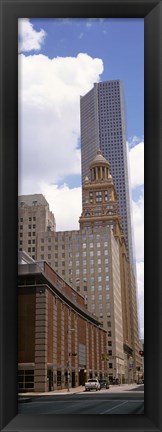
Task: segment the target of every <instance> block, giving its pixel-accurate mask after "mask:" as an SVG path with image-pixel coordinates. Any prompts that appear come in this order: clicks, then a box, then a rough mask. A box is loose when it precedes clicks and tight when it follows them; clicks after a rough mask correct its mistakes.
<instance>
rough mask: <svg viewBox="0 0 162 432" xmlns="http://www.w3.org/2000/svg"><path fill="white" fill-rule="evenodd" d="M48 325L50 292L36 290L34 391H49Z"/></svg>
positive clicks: (44, 289) (43, 289)
mask: <svg viewBox="0 0 162 432" xmlns="http://www.w3.org/2000/svg"><path fill="white" fill-rule="evenodd" d="M47 324H48V292H47V289H46V288H45V287H42V288H37V290H36V305H35V373H34V391H35V392H45V391H48V385H47Z"/></svg>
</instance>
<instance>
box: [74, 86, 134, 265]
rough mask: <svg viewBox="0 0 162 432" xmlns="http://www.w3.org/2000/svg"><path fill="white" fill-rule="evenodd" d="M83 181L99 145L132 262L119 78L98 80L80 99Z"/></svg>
mask: <svg viewBox="0 0 162 432" xmlns="http://www.w3.org/2000/svg"><path fill="white" fill-rule="evenodd" d="M80 116H81V165H82V184H83V182H84V179H85V177H86V176H89V175H90V172H89V165H90V162H91V161H92V159H93V158H94V157H95V155H96V151H97V149H98V148H100V150H101V152H102V155H103V156H104V157H105V158H106V159H107V160H108V161H109V162H110V167H111V175H112V178H113V182H114V185H115V189H116V192H117V197H118V206H119V213H120V216H121V219H122V228H123V232H124V236H125V240H126V245H127V252H128V257H129V261H130V263H131V264H132V267H134V263H133V244H132V227H131V225H132V224H131V201H130V188H129V174H128V157H127V144H126V120H125V107H124V95H123V85H122V81H120V80H113V81H104V82H99V83H95V84H94V87H93V88H92V89H91V90H90V91H89V92H88V93H87V94H85V95H84V96H81V98H80Z"/></svg>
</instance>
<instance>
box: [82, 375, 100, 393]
mask: <svg viewBox="0 0 162 432" xmlns="http://www.w3.org/2000/svg"><path fill="white" fill-rule="evenodd" d="M100 388H101V386H100V383H99V380H98V379H97V378H89V379H88V381H87V382H86V383H85V391H90V390H96V391H97V390H100Z"/></svg>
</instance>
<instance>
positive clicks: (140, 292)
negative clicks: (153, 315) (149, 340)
mask: <svg viewBox="0 0 162 432" xmlns="http://www.w3.org/2000/svg"><path fill="white" fill-rule="evenodd" d="M136 268H137V282H138V283H137V298H138V300H137V304H138V312H139V313H138V315H139V329H140V338H141V339H143V338H144V262H143V261H141V262H137V264H136Z"/></svg>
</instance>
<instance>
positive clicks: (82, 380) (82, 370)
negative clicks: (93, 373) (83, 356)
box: [79, 369, 85, 385]
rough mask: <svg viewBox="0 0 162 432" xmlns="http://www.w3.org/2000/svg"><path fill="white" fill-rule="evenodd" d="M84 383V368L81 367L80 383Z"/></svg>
mask: <svg viewBox="0 0 162 432" xmlns="http://www.w3.org/2000/svg"><path fill="white" fill-rule="evenodd" d="M84 384H85V374H84V369H80V371H79V385H84Z"/></svg>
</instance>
